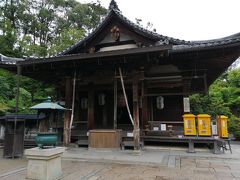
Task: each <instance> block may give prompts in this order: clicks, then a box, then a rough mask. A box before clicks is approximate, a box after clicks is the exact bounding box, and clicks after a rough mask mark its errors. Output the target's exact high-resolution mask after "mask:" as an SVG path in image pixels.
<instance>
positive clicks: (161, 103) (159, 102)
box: [156, 96, 164, 109]
mask: <svg viewBox="0 0 240 180" xmlns="http://www.w3.org/2000/svg"><path fill="white" fill-rule="evenodd" d="M156 104H157V109H163V108H164V98H163V97H162V96H158V97H157V98H156Z"/></svg>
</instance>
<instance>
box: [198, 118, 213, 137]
mask: <svg viewBox="0 0 240 180" xmlns="http://www.w3.org/2000/svg"><path fill="white" fill-rule="evenodd" d="M197 121H198V135H199V136H211V134H212V133H211V116H209V115H208V114H199V115H197Z"/></svg>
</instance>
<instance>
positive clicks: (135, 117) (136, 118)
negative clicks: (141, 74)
mask: <svg viewBox="0 0 240 180" xmlns="http://www.w3.org/2000/svg"><path fill="white" fill-rule="evenodd" d="M133 121H134V127H133V138H134V150H139V149H140V129H139V104H138V79H137V78H134V79H133Z"/></svg>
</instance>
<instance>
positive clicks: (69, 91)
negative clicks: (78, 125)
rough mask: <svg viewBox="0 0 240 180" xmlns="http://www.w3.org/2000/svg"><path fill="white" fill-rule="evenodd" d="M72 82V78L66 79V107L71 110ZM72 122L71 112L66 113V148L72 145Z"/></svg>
mask: <svg viewBox="0 0 240 180" xmlns="http://www.w3.org/2000/svg"><path fill="white" fill-rule="evenodd" d="M71 100H72V81H71V78H70V77H67V78H66V82H65V107H66V108H67V109H71V104H72V101H71ZM70 122H71V111H66V112H65V114H64V132H63V143H64V146H67V145H69V143H70V141H69V140H70V137H69V136H70Z"/></svg>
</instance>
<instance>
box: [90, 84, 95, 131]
mask: <svg viewBox="0 0 240 180" xmlns="http://www.w3.org/2000/svg"><path fill="white" fill-rule="evenodd" d="M94 97H95V93H94V90H93V87H92V86H89V90H88V130H91V129H93V127H94V100H95V98H94Z"/></svg>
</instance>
